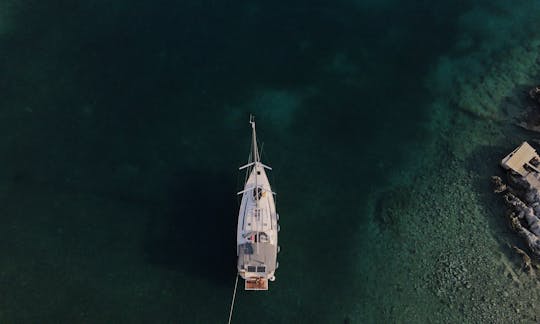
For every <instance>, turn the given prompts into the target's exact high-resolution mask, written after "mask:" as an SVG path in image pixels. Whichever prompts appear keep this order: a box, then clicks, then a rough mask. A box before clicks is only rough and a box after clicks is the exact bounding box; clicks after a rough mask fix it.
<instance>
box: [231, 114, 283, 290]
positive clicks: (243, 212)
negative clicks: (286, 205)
mask: <svg viewBox="0 0 540 324" xmlns="http://www.w3.org/2000/svg"><path fill="white" fill-rule="evenodd" d="M253 127H254V124H253ZM253 133H254V146H253V149H254V151H255V153H254V154H253V157H254V162H252V163H250V164H248V165H246V166H245V167H247V168H248V171H247V172H248V175H249V176H248V177H247V181H246V183H245V185H244V190H242V191H241V192H240V193H239V194H241V195H242V201H241V204H240V211H239V213H238V228H237V237H236V240H237V255H238V273H239V274H240V276H241V277H242V278H243V279H245V280H246V286H245V287H246V289H247V290H267V289H268V280H270V281H273V280H274V279H275V271H276V269H277V265H278V264H277V254H278V232H279V225H278V215H277V213H276V204H275V200H274V194H273V192H272V188H271V187H270V182H269V181H268V177H267V175H266V171H265V168H269V167H267V166H265V165H263V164H262V163H261V162H260V161H259V159H258V156H259V155H258V152H257V151H256V150H257V146H256V139H255V129H254V130H253Z"/></svg>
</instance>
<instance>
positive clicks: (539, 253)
mask: <svg viewBox="0 0 540 324" xmlns="http://www.w3.org/2000/svg"><path fill="white" fill-rule="evenodd" d="M508 178H509V181H511V182H513V183H515V185H514V186H516V187H517V188H514V186H508V185H506V184H505V183H504V182H503V180H502V179H501V178H500V177H498V176H493V177H491V180H492V183H493V186H494V192H495V193H497V194H501V195H502V197H503V198H504V202H505V204H506V205H507V206H508V211H507V217H508V220H509V223H510V226H511V227H512V229H513V230H514V231H515V232H516V233H518V235H519V236H520V237H521V238H523V240H524V241H525V243H526V244H527V246H528V247H529V250H530V252H531V253H532V256H533V258H532V259H531V257H530V256H529V255H528V254H527V252H525V251H523V250H522V249H520V248H518V247H516V246H511V248H512V249H513V250H514V251H515V252H516V253H517V254H518V255H520V256H521V257H522V260H523V264H522V268H523V270H524V271H526V272H527V273H529V274H530V275H534V269H535V268H538V261H540V217H539V215H540V196H539V194H538V190H537V189H536V188H533V187H532V186H530V185H529V184H528V183H527V182H526V181H524V180H523V179H520V176H519V175H515V174H512V173H509V174H508ZM518 195H520V196H519V197H523V200H522V199H521V198H519V197H518Z"/></svg>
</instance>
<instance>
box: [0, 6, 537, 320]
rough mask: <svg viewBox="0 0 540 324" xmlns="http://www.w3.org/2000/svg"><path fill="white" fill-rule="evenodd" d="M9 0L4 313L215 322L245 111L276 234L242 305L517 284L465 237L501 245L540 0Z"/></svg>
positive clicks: (0, 64) (332, 304) (221, 309)
mask: <svg viewBox="0 0 540 324" xmlns="http://www.w3.org/2000/svg"><path fill="white" fill-rule="evenodd" d="M0 9H1V10H2V13H0V71H2V73H1V74H0V89H1V93H2V96H1V97H0V107H2V109H1V110H0V125H1V128H0V129H2V130H3V133H4V136H3V137H2V139H0V150H1V151H0V152H1V153H2V156H4V158H3V159H1V162H0V166H1V167H0V180H1V182H0V199H1V201H2V204H0V206H2V207H0V208H1V215H2V216H1V217H0V219H1V222H2V223H1V225H0V238H1V239H0V242H1V244H2V246H3V247H4V248H3V250H4V251H5V253H4V254H0V280H1V282H2V284H3V286H4V288H3V289H1V290H0V294H1V295H0V296H2V298H0V319H2V321H5V322H14V321H15V322H21V321H22V322H36V321H39V322H185V323H206V322H208V323H215V322H220V321H225V320H226V318H227V314H228V307H229V302H230V297H231V293H232V288H233V287H232V286H233V284H234V271H235V266H234V265H235V228H236V227H235V224H236V213H237V209H238V204H237V201H236V197H235V193H236V191H238V190H239V188H240V186H241V180H242V175H241V174H239V172H238V171H237V167H238V166H240V165H242V164H243V163H244V162H245V160H246V159H247V154H248V150H249V136H250V132H249V128H248V127H249V125H248V123H247V121H248V116H249V113H254V114H255V115H256V116H257V123H258V130H259V136H260V140H261V141H262V142H263V143H264V146H263V160H264V161H265V162H266V163H268V164H270V165H271V166H273V167H274V172H273V182H274V190H276V191H277V192H278V197H277V202H278V210H279V212H280V216H281V228H282V231H281V233H280V242H281V246H282V253H281V254H280V256H279V261H280V269H279V270H278V273H277V281H276V282H274V283H272V284H271V287H270V291H269V292H267V293H247V292H244V291H241V292H240V293H239V295H238V296H237V302H236V308H235V316H234V319H235V321H238V322H243V323H249V322H255V321H257V322H268V323H270V322H272V323H275V322H284V323H285V322H293V321H297V322H313V323H316V322H317V323H329V322H353V323H364V322H388V321H390V322H395V321H404V322H423V321H443V322H448V321H463V320H468V321H489V320H490V319H489V318H488V317H482V316H480V317H474V316H473V315H471V314H473V313H474V312H473V311H472V310H471V311H469V306H471V307H473V306H472V305H476V306H474V307H483V306H482V305H484V304H483V303H480V304H479V303H478V302H474V298H482V297H484V298H485V300H487V301H490V302H491V301H492V300H494V301H495V300H497V299H496V298H497V297H495V296H492V295H490V296H488V297H486V296H480V297H478V295H477V294H476V290H474V288H475V287H477V286H481V282H483V280H485V279H486V278H492V277H491V276H496V278H495V279H494V280H495V281H497V282H498V284H494V285H493V287H494V288H493V289H494V291H495V290H496V289H499V288H500V289H504V287H505V285H507V284H508V283H506V282H505V281H504V278H505V277H504V274H501V273H498V272H495V273H493V274H492V273H487V272H482V271H481V270H479V269H478V268H475V266H473V261H469V260H472V259H473V256H472V255H471V256H470V258H471V259H469V257H466V256H463V254H464V253H463V250H462V249H463V246H464V244H465V245H467V246H469V245H470V246H473V247H476V248H470V249H469V251H473V250H474V251H475V253H476V252H478V253H481V255H482V256H481V257H480V259H481V260H484V261H485V262H484V263H483V264H484V265H489V264H492V263H493V264H499V263H497V262H498V261H497V262H496V260H499V259H498V258H499V255H500V254H503V255H505V253H506V256H505V259H504V260H506V259H510V256H509V255H508V253H507V252H505V251H506V250H504V246H503V244H502V243H500V241H498V240H500V238H499V237H500V235H499V236H498V235H494V234H493V233H499V234H500V232H504V233H505V234H504V235H506V236H504V237H507V238H508V239H511V238H512V235H511V233H507V230H506V227H505V225H504V222H502V221H501V219H500V218H496V217H499V216H500V214H499V213H501V210H499V209H497V208H494V207H492V206H491V207H490V204H491V203H492V200H490V199H492V198H490V196H489V187H488V186H487V185H486V186H483V183H484V182H483V181H484V179H487V177H488V175H489V174H491V173H493V172H497V169H496V160H497V158H496V157H497V156H499V155H500V154H504V153H505V152H506V151H507V150H510V149H512V147H513V145H514V143H519V141H520V140H523V139H524V137H526V136H530V134H527V133H524V132H516V130H515V129H513V128H512V126H511V124H510V123H509V122H508V119H509V115H508V111H513V110H519V109H520V107H521V105H522V104H523V102H522V101H520V100H521V99H519V98H521V97H520V96H522V94H521V91H522V90H524V89H525V88H526V85H527V84H529V83H531V82H534V80H535V78H534V77H535V76H536V75H537V73H538V71H539V67H538V63H537V62H538V61H537V59H538V58H537V54H536V53H538V43H537V42H536V41H537V38H538V33H537V32H536V31H537V30H539V29H538V28H535V27H538V26H537V25H538V23H537V22H536V20H535V19H534V17H537V15H536V14H537V13H539V10H540V8H539V6H538V5H537V4H535V3H532V2H528V1H517V2H515V3H513V4H512V5H509V4H506V3H505V2H501V3H497V2H493V1H489V2H487V1H458V2H456V1H452V2H438V3H437V4H434V3H431V2H424V1H413V2H403V3H400V2H398V1H392V0H389V1H384V2H372V1H345V0H343V1H338V2H334V3H329V2H323V1H315V2H313V1H311V2H304V1H289V2H287V4H286V5H284V4H277V3H275V2H269V1H258V2H236V3H234V4H229V3H221V2H217V1H203V2H200V1H197V2H189V1H185V2H181V3H176V2H173V1H164V0H163V1H157V2H156V1H153V2H149V1H142V2H138V3H137V4H134V3H131V2H129V3H128V2H115V3H114V4H110V3H108V2H105V1H91V2H86V3H84V4H74V3H63V2H51V1H45V2H43V1H41V2H37V1H30V2H22V1H17V0H4V1H3V2H0ZM512 98H514V99H512ZM503 108H504V109H503ZM486 159H487V160H488V161H490V163H491V164H489V165H486V166H483V167H478V164H481V163H482V162H481V161H485V160H486ZM486 181H487V180H486ZM440 206H442V207H440ZM501 208H502V207H501ZM463 210H465V211H466V213H467V215H469V217H468V218H465V217H462V216H460V215H461V213H462V212H463ZM493 219H497V220H495V221H494V220H493ZM437 220H438V221H437ZM471 223H473V225H472V226H473V227H472V228H471V227H470V226H465V225H464V224H469V225H470V224H471ZM468 231H470V232H468ZM465 233H467V234H465ZM441 235H444V237H445V241H444V243H443V244H440V243H436V242H437V241H436V240H435V238H436V237H441ZM464 235H469V236H467V237H468V238H470V237H474V238H472V239H470V240H469V239H467V240H466V241H464ZM430 239H433V241H430ZM432 242H433V243H432ZM443 252H444V254H441V253H443ZM471 253H472V252H471ZM465 254H467V253H465ZM476 256H478V254H477V255H476ZM458 259H461V260H458ZM493 260H495V261H493ZM453 262H461V263H463V264H462V265H461V266H456V269H464V268H467V269H468V273H472V274H471V275H466V276H467V279H463V280H467V283H468V284H469V286H472V287H473V288H464V289H463V290H461V289H462V288H461V286H460V288H459V289H457V288H456V289H454V288H455V286H451V285H450V284H447V283H446V281H444V280H446V279H444V278H446V277H444V276H445V273H446V272H444V271H446V270H441V271H442V272H441V271H439V270H440V269H453V267H454V266H453V264H454V263H453ZM467 262H470V263H467ZM474 262H475V261H474ZM490 262H492V263H490ZM505 262H506V261H505ZM450 264H452V266H450ZM456 264H457V263H456ZM505 264H510V266H513V267H515V268H516V269H519V263H518V262H514V261H509V262H507V263H505ZM493 268H494V269H496V266H494V267H493ZM456 271H462V270H456ZM516 271H518V270H516ZM464 276H465V275H464ZM441 278H443V279H444V280H443V279H441ZM499 279H500V280H499ZM441 280H442V281H441ZM460 280H462V279H460ZM463 280H462V281H463ZM523 280H525V279H523ZM462 281H459V282H462ZM463 282H465V281H463ZM467 283H463V287H467ZM524 286H526V287H525V288H523V287H521V289H525V291H526V292H523V291H524V290H517V289H516V290H515V291H513V293H516V294H518V295H519V293H521V294H522V295H526V294H529V293H530V294H533V295H534V294H535V293H534V291H533V290H530V289H529V288H527V287H532V286H527V285H524ZM501 287H503V288H501ZM441 289H442V290H441ZM471 289H472V290H471ZM527 289H529V290H527ZM441 291H442V292H441ZM463 291H465V292H466V293H463ZM494 294H495V293H494ZM471 296H473V297H471ZM469 297H471V298H473V301H471V299H470V298H469ZM513 297H514V295H510V296H509V297H508V298H506V299H505V301H506V302H508V303H509V305H510V304H511V305H514V304H516V303H518V302H517V301H514V300H512V298H513ZM516 298H517V297H516ZM476 300H477V301H478V299H476ZM29 305H32V307H29ZM478 305H480V306H478ZM486 305H487V302H486ZM486 307H487V306H486ZM501 307H502V306H501ZM509 307H510V306H509ZM512 307H513V306H512ZM483 311H485V312H488V311H489V308H486V309H480V310H476V313H475V314H484V313H482V312H483ZM522 314H523V312H522ZM534 315H535V314H534V313H531V314H527V316H528V317H525V318H524V319H523V320H533V319H534Z"/></svg>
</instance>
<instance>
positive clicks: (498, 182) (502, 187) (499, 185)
mask: <svg viewBox="0 0 540 324" xmlns="http://www.w3.org/2000/svg"><path fill="white" fill-rule="evenodd" d="M491 183H492V184H493V188H494V189H493V192H494V193H501V192H505V191H506V189H508V187H507V186H506V184H504V182H503V181H502V179H501V177H497V176H492V177H491Z"/></svg>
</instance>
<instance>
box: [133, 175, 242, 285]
mask: <svg viewBox="0 0 540 324" xmlns="http://www.w3.org/2000/svg"><path fill="white" fill-rule="evenodd" d="M235 188H236V187H235V183H234V180H233V177H232V176H231V175H229V174H221V173H218V172H213V171H208V170H205V171H203V170H185V171H182V172H181V173H178V174H176V175H175V176H174V177H172V178H171V184H170V186H169V189H170V190H169V193H170V195H169V197H168V199H167V200H166V204H165V205H166V206H165V212H163V213H161V214H159V215H154V216H153V217H152V218H151V219H150V220H149V223H148V226H147V238H146V242H145V247H144V249H145V256H146V259H147V262H150V263H152V264H156V265H161V266H163V267H167V268H169V269H173V270H176V271H181V272H185V273H187V274H189V275H194V276H199V277H202V278H204V279H207V280H208V281H211V282H213V283H214V284H224V285H230V281H231V278H233V277H234V274H235V273H236V243H235V242H236V221H237V215H238V204H237V201H236V199H235V192H234V191H233V190H234V189H235Z"/></svg>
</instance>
